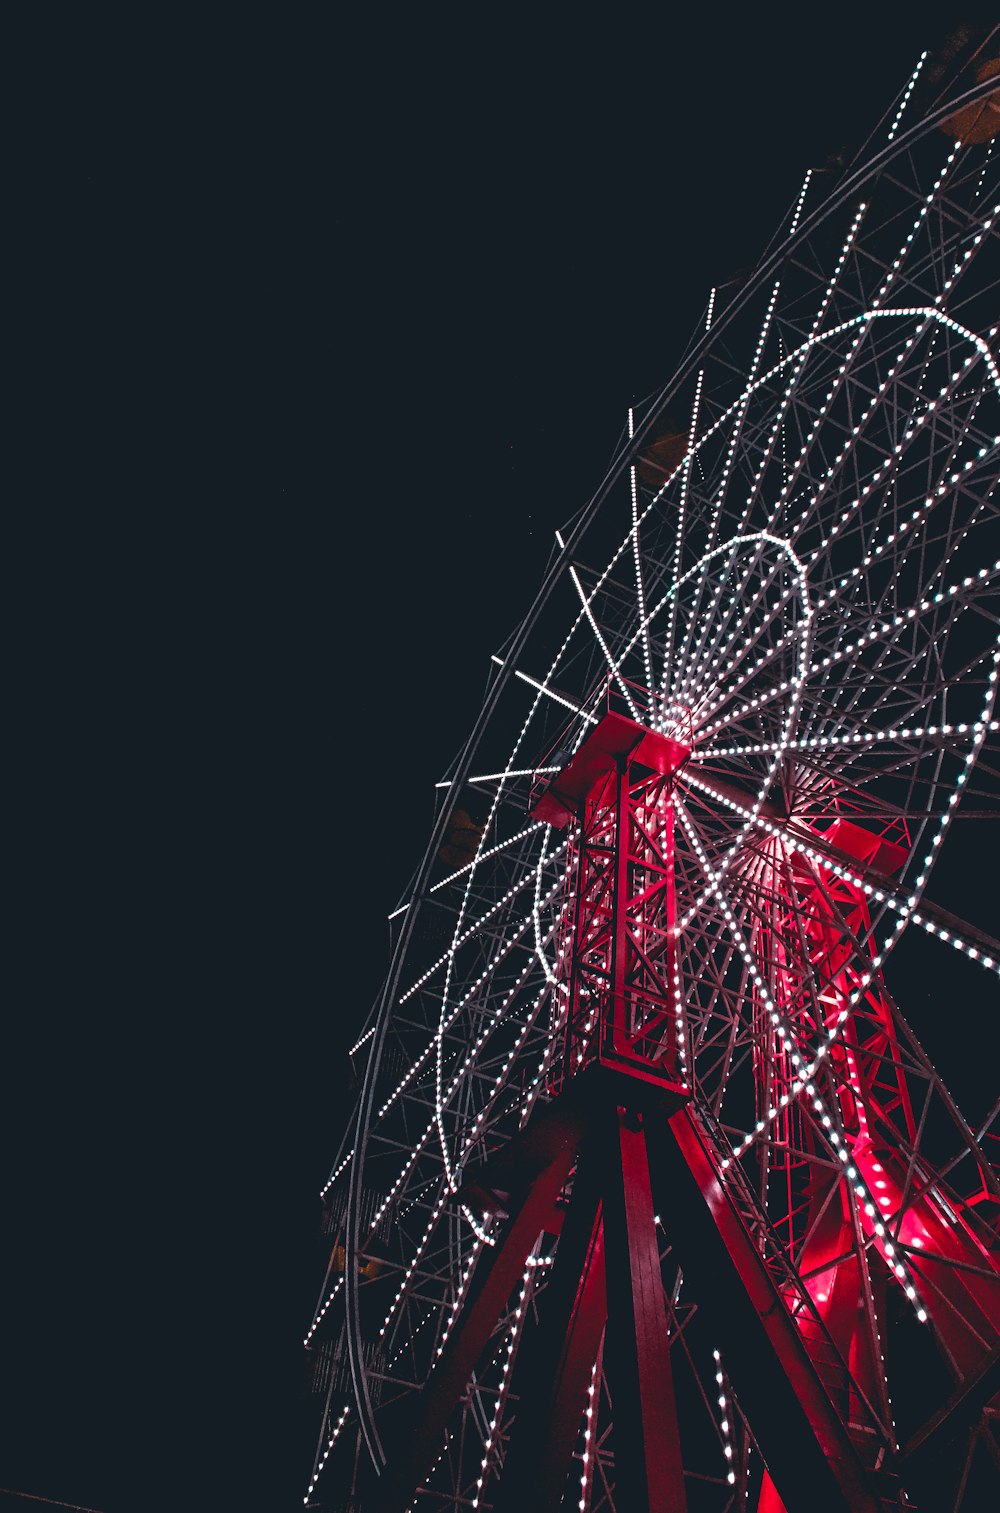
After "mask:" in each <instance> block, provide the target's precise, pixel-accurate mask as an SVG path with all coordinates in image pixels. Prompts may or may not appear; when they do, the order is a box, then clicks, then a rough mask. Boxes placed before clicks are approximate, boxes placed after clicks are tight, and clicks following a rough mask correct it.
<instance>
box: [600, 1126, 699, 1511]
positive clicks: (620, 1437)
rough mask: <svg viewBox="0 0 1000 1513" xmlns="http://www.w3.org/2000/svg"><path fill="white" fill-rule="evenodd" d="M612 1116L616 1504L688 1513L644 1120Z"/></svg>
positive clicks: (610, 1353) (608, 1352)
mask: <svg viewBox="0 0 1000 1513" xmlns="http://www.w3.org/2000/svg"><path fill="white" fill-rule="evenodd" d="M606 1117H608V1118H609V1121H610V1123H611V1130H610V1131H609V1134H610V1137H611V1142H612V1152H613V1154H612V1158H611V1160H610V1161H609V1164H608V1183H607V1189H606V1195H605V1205H604V1228H605V1265H606V1268H607V1279H608V1326H607V1333H606V1336H605V1342H604V1359H605V1361H606V1363H607V1367H608V1376H609V1380H610V1385H611V1395H612V1398H613V1401H614V1405H615V1426H614V1444H615V1500H616V1503H618V1505H619V1506H621V1507H623V1508H627V1509H628V1510H629V1513H686V1509H687V1498H686V1495H685V1490H684V1467H683V1461H682V1458H681V1446H680V1434H679V1430H678V1426H677V1408H676V1404H675V1401H674V1385H673V1376H672V1374H671V1369H670V1343H669V1340H668V1337H667V1315H666V1304H665V1300H664V1296H663V1281H662V1278H661V1274H660V1250H659V1244H658V1242H657V1236H656V1223H655V1215H654V1210H653V1195H652V1190H651V1187H650V1180H649V1163H648V1158H647V1153H646V1136H645V1132H644V1130H643V1128H642V1124H641V1122H640V1116H639V1115H636V1114H632V1113H629V1112H628V1111H626V1110H625V1109H623V1108H616V1109H613V1110H611V1111H609V1115H608V1116H606Z"/></svg>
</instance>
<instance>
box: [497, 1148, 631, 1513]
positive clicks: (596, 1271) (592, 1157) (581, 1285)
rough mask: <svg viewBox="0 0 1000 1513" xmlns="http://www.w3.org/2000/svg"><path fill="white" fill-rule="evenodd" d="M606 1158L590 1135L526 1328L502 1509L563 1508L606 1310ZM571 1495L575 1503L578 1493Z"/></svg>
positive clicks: (523, 1512)
mask: <svg viewBox="0 0 1000 1513" xmlns="http://www.w3.org/2000/svg"><path fill="white" fill-rule="evenodd" d="M597 1134H598V1137H599V1135H600V1131H599V1130H598V1131H597ZM606 1161H607V1152H606V1151H604V1150H602V1149H600V1146H599V1138H598V1139H596V1140H595V1138H594V1136H593V1135H591V1136H590V1137H589V1139H588V1141H587V1143H586V1144H585V1145H584V1148H583V1151H582V1152H581V1156H580V1162H579V1165H578V1168H577V1173H576V1176H575V1178H574V1180H573V1191H572V1194H571V1196H570V1200H569V1206H568V1209H567V1211H566V1216H565V1218H564V1220H563V1227H562V1233H561V1234H560V1236H559V1248H558V1251H557V1252H556V1259H555V1265H554V1266H553V1270H552V1276H551V1278H550V1280H549V1283H548V1286H547V1287H546V1289H545V1293H544V1296H543V1297H542V1299H541V1300H540V1305H539V1314H540V1317H539V1322H538V1326H537V1329H536V1330H535V1331H534V1333H533V1334H532V1333H531V1332H526V1334H525V1338H524V1342H523V1344H522V1347H521V1350H520V1351H519V1353H518V1362H517V1373H516V1376H515V1380H514V1384H513V1385H514V1390H515V1392H517V1394H518V1398H519V1401H518V1411H517V1417H516V1419H515V1421H514V1427H513V1430H512V1435H511V1442H510V1445H509V1447H508V1450H507V1457H506V1459H505V1461H504V1466H503V1474H502V1476H501V1479H500V1485H499V1487H498V1488H497V1493H496V1501H495V1504H494V1506H495V1509H496V1513H528V1510H529V1509H530V1510H531V1513H558V1509H559V1508H560V1507H561V1505H562V1502H563V1494H564V1492H565V1490H566V1481H567V1476H568V1473H569V1469H570V1464H571V1462H572V1457H573V1451H574V1448H575V1447H576V1443H577V1440H578V1438H579V1435H580V1425H581V1423H582V1421H583V1415H584V1411H585V1409H586V1406H587V1389H588V1386H589V1383H590V1376H591V1370H592V1368H593V1365H594V1361H595V1360H596V1359H597V1351H598V1348H599V1346H600V1343H601V1335H602V1334H603V1333H604V1324H605V1320H606V1318H607V1294H606V1288H605V1272H604V1229H603V1222H602V1214H601V1189H602V1186H603V1181H604V1168H605V1165H606ZM567 1496H568V1497H569V1502H570V1505H571V1506H573V1505H575V1501H576V1500H578V1494H577V1498H576V1499H575V1498H574V1497H572V1496H570V1495H569V1494H567Z"/></svg>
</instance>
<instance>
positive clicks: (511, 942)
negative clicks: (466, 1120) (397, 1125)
mask: <svg viewBox="0 0 1000 1513" xmlns="http://www.w3.org/2000/svg"><path fill="white" fill-rule="evenodd" d="M525 881H526V882H527V878H526V879H525ZM562 882H563V878H562V877H560V878H557V880H556V882H555V883H554V884H553V887H552V889H551V890H550V894H549V898H548V899H546V900H544V901H543V906H544V904H545V903H547V902H548V901H549V900H550V899H551V897H552V895H553V894H554V893H555V892H556V891H558V888H559V887H560V886H561V884H562ZM537 907H538V905H537V903H536V905H533V907H532V911H531V913H530V914H525V915H523V916H522V917H521V919H520V920H519V921H518V923H517V927H516V928H515V930H514V932H513V934H511V935H510V936H509V937H508V938H507V940H506V941H505V942H504V944H503V946H502V948H501V949H500V950H498V952H497V954H496V955H495V956H494V958H493V960H492V962H491V965H490V967H489V968H487V970H486V972H484V973H483V974H481V976H480V977H479V978H477V979H476V980H475V982H474V983H473V985H472V987H471V988H469V990H468V991H467V992H466V994H465V996H464V997H463V998H461V999H460V1000H459V1002H458V1004H457V1005H456V1006H455V1008H454V1010H453V1013H452V1016H451V1018H450V1019H449V1020H448V1021H447V1023H446V1024H445V1031H446V1032H447V1031H448V1030H450V1029H451V1028H452V1026H453V1025H454V1024H455V1021H456V1020H457V1019H458V1017H459V1015H460V1014H461V1013H462V1010H463V1009H464V1008H466V1007H467V1005H468V1003H469V1001H470V999H471V998H472V997H473V996H474V994H475V992H476V990H477V989H478V987H479V986H480V984H481V983H482V981H483V980H484V978H485V977H486V976H488V975H489V973H490V971H491V970H493V969H495V968H496V967H497V966H499V965H500V963H501V962H502V961H503V959H504V957H505V956H506V955H507V954H508V953H509V952H510V951H512V950H513V949H514V947H515V946H516V945H518V944H520V943H521V941H522V939H523V937H524V936H525V935H526V934H527V931H528V927H529V924H530V923H532V922H534V920H535V915H536V910H537ZM441 964H442V962H441V961H439V962H438V963H437V966H440V965H441ZM532 966H533V961H532V960H531V959H529V960H528V961H527V962H526V963H525V965H524V968H523V969H522V971H521V974H520V976H519V977H518V979H517V982H516V983H515V985H514V988H512V989H511V990H510V991H509V993H508V996H507V999H506V1001H505V1002H504V1004H503V1007H504V1008H506V1007H507V1005H508V1004H509V1002H510V999H511V997H512V996H513V993H514V992H516V991H517V989H519V988H520V985H521V983H522V982H523V981H524V978H525V977H526V976H527V974H528V972H529V971H531V969H532ZM435 970H436V968H435ZM421 985H422V982H418V983H417V984H416V986H417V987H420V986H421ZM494 1017H496V1015H495V1016H494ZM436 1036H437V1032H436V1031H434V1032H433V1033H431V1038H430V1039H429V1040H428V1042H427V1044H426V1046H425V1047H424V1049H423V1051H422V1052H421V1053H420V1055H419V1056H418V1057H417V1058H416V1060H415V1061H414V1062H413V1063H412V1065H411V1066H410V1067H409V1068H408V1070H407V1071H406V1072H405V1073H404V1074H403V1077H402V1079H401V1080H400V1082H399V1083H398V1084H397V1086H396V1088H395V1089H394V1091H393V1092H392V1093H391V1094H390V1095H389V1097H388V1099H387V1100H386V1101H385V1102H384V1103H383V1105H382V1107H381V1108H380V1109H379V1111H378V1117H379V1118H382V1117H383V1116H384V1115H385V1114H386V1113H387V1112H388V1110H389V1109H390V1107H391V1106H392V1104H393V1103H394V1102H395V1100H396V1098H397V1097H398V1096H399V1094H400V1093H402V1092H403V1091H404V1089H405V1088H406V1087H407V1086H408V1085H409V1083H410V1082H411V1081H412V1080H413V1078H414V1077H415V1076H416V1074H417V1072H419V1071H420V1070H421V1068H422V1067H423V1066H424V1065H426V1063H427V1061H428V1059H429V1058H430V1056H431V1054H432V1052H433V1051H434V1047H435V1044H436Z"/></svg>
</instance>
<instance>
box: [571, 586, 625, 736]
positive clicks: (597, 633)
mask: <svg viewBox="0 0 1000 1513" xmlns="http://www.w3.org/2000/svg"><path fill="white" fill-rule="evenodd" d="M569 576H570V579H571V581H572V583H573V587H574V588H575V589H576V591H577V593H578V594H579V596H580V603H581V604H582V605H583V612H584V614H585V615H586V616H587V619H588V621H589V622H590V628H591V630H592V631H593V632H594V638H595V640H596V641H597V644H598V646H599V647H600V648H601V651H602V652H603V654H604V660H605V661H606V662H607V664H608V667H609V669H610V671H611V675H612V677H613V678H614V680H615V682H616V683H617V684H618V687H619V688H620V689H621V691H622V695H623V697H624V699H625V702H626V704H627V705H628V707H629V712H630V713H631V715H632V718H633V720H635V722H636V724H638V723H639V711H638V709H636V707H635V701H634V699H633V698H632V691H631V689H630V688H629V686H628V684H627V683H626V682H625V679H624V678H623V677H622V675H621V673H620V672H619V670H618V667H617V665H616V663H615V659H614V657H612V655H611V652H610V650H609V649H608V643H607V641H605V639H604V637H603V635H602V634H601V629H600V626H599V625H598V623H597V621H596V620H595V619H594V611H593V610H592V609H591V607H590V599H588V597H587V595H586V594H585V593H584V591H583V584H582V583H581V582H580V576H579V574H578V573H577V570H576V568H575V567H574V566H573V565H572V563H571V564H570V569H569ZM596 592H597V590H596V589H595V590H594V593H595V594H596Z"/></svg>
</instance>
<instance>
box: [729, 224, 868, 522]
mask: <svg viewBox="0 0 1000 1513" xmlns="http://www.w3.org/2000/svg"><path fill="white" fill-rule="evenodd" d="M867 210H868V205H867V202H865V201H862V202H861V204H859V206H858V208H857V210H856V212H855V215H854V219H853V220H852V221H851V225H850V229H849V230H848V233H847V236H846V238H845V240H844V244H843V246H842V247H841V249H840V255H839V257H838V258H837V262H836V264H835V266H834V270H833V274H832V275H831V277H830V280H829V282H828V283H827V286H826V288H825V290H824V291H823V295H822V298H821V299H820V302H819V308H818V310H817V311H816V314H815V316H814V318H813V323H812V327H811V329H810V331H809V335H808V336H807V337H806V340H805V342H804V343H803V345H802V347H801V348H800V349H799V351H800V352H801V358H800V360H799V361H798V363H795V364H793V366H792V374H791V379H790V382H789V384H788V386H787V388H786V390H785V393H784V396H783V397H782V401H781V403H780V405H779V406H778V409H777V412H776V414H775V418H774V421H773V422H772V425H771V433H770V435H769V437H768V439H767V442H766V443H765V445H764V448H763V456H762V458H761V462H760V465H759V467H758V469H757V473H756V476H755V478H754V481H753V485H752V487H751V490H750V493H749V495H748V496H747V500H746V503H745V505H744V507H743V514H742V516H741V517H740V521H739V524H738V525H737V530H738V531H742V530H743V529H744V527H745V525H746V523H747V521H748V520H749V518H750V512H751V510H752V509H753V506H754V503H755V501H756V500H757V498H758V494H759V490H760V485H761V482H762V480H763V477H764V473H765V471H766V469H767V467H768V465H769V464H770V462H771V461H772V460H773V457H774V443H775V441H776V440H777V437H778V435H779V433H780V431H781V427H782V424H783V422H784V419H785V415H786V413H787V411H788V408H789V406H790V404H791V400H792V395H793V394H794V392H795V387H796V385H797V383H798V380H799V377H800V375H801V373H802V371H803V369H804V367H805V364H806V360H807V358H808V356H809V353H810V352H811V350H812V347H813V345H814V344H815V342H816V341H817V339H818V332H819V328H820V326H821V325H822V324H823V317H824V316H825V315H826V312H827V307H828V306H829V304H830V301H831V299H832V298H833V291H834V290H835V288H836V287H837V284H838V282H839V280H840V274H841V271H842V270H843V267H844V264H845V262H846V261H847V258H848V255H849V253H850V251H851V248H852V247H853V246H854V243H855V241H856V240H857V235H858V232H859V230H860V229H861V222H862V221H863V220H864V218H865V214H866V212H867ZM828 335H829V334H828V333H825V337H824V339H828ZM787 488H788V485H786V486H785V489H784V490H782V495H784V494H785V493H786V492H787Z"/></svg>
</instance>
